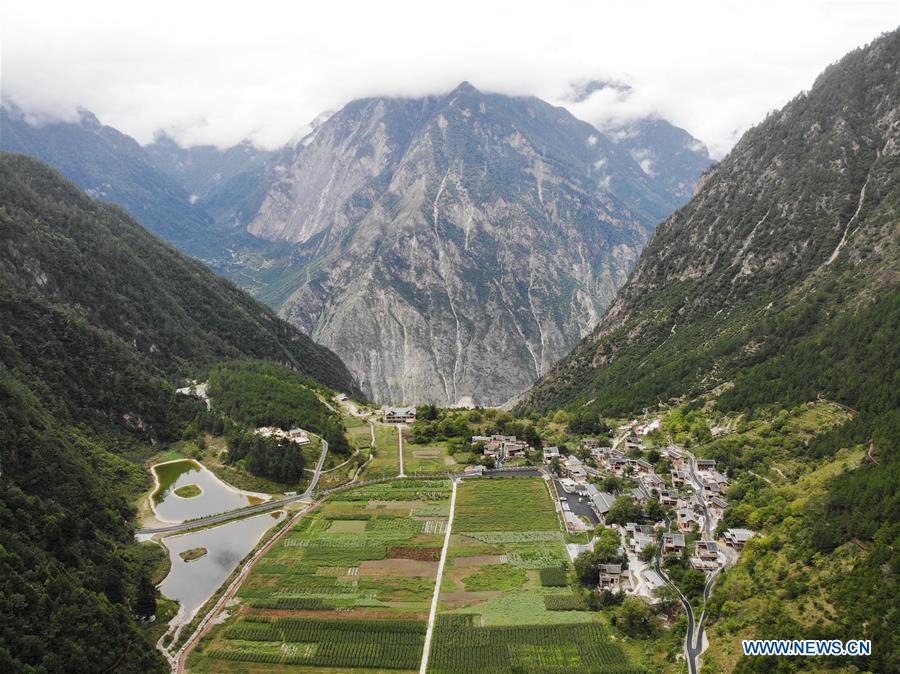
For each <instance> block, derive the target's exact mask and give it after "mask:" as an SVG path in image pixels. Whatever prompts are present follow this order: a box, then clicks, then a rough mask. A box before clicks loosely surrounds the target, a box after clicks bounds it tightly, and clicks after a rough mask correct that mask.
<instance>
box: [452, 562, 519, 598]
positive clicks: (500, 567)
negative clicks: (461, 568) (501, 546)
mask: <svg viewBox="0 0 900 674" xmlns="http://www.w3.org/2000/svg"><path fill="white" fill-rule="evenodd" d="M526 582H528V574H527V573H525V571H524V570H523V569H519V568H515V567H512V568H510V567H508V566H506V565H505V564H484V565H483V566H480V567H478V571H477V572H475V573H473V574H472V575H470V576H466V578H465V580H464V581H463V585H464V586H465V588H466V592H479V591H481V590H515V589H517V588H520V587H522V586H523V585H525V583H526Z"/></svg>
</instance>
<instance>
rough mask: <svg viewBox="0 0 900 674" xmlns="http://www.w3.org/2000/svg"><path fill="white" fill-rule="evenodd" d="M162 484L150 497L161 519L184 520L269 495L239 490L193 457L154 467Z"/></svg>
mask: <svg viewBox="0 0 900 674" xmlns="http://www.w3.org/2000/svg"><path fill="white" fill-rule="evenodd" d="M151 470H152V472H153V475H154V476H155V478H156V481H157V483H158V486H157V488H156V489H155V491H154V492H153V495H152V496H151V497H150V502H151V505H152V507H153V512H154V513H155V515H156V517H157V519H159V520H160V521H163V522H184V521H185V520H190V519H194V518H195V517H205V516H206V515H217V514H219V513H223V512H226V511H228V510H234V509H236V508H243V507H244V506H248V505H253V504H255V503H260V502H262V501H263V500H264V497H265V496H266V495H265V494H253V493H251V492H246V491H241V490H239V489H235V488H234V487H232V486H231V485H229V484H227V483H225V482H222V480H220V479H219V478H218V477H216V476H215V474H214V473H213V472H212V471H211V470H209V469H208V468H206V467H204V466H203V465H201V464H199V463H197V462H196V461H192V460H190V459H179V460H178V461H168V462H166V463H158V464H156V465H155V466H153V467H152V468H151Z"/></svg>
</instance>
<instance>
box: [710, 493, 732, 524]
mask: <svg viewBox="0 0 900 674" xmlns="http://www.w3.org/2000/svg"><path fill="white" fill-rule="evenodd" d="M707 506H708V508H709V514H710V515H712V516H713V517H715V518H716V519H718V518H720V517H722V515H724V514H725V508H727V507H728V501H726V500H725V499H723V498H722V497H721V496H713V497H712V498H711V499H710V500H709V502H708V503H707Z"/></svg>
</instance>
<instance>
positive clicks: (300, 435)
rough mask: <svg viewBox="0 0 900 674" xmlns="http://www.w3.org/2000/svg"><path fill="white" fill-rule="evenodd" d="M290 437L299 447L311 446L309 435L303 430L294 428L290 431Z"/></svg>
mask: <svg viewBox="0 0 900 674" xmlns="http://www.w3.org/2000/svg"><path fill="white" fill-rule="evenodd" d="M288 436H290V438H291V442H295V443H297V444H298V445H308V444H309V435H307V434H306V431H304V430H303V429H302V428H292V429H291V430H289V431H288Z"/></svg>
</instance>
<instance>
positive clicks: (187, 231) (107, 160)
mask: <svg viewBox="0 0 900 674" xmlns="http://www.w3.org/2000/svg"><path fill="white" fill-rule="evenodd" d="M0 150H3V151H6V152H21V153H24V154H29V155H31V156H33V157H37V158H38V159H40V160H42V161H45V162H47V163H48V164H50V165H51V166H53V167H54V168H56V169H58V170H59V171H61V172H62V173H63V175H65V176H66V177H67V178H68V179H69V180H71V181H72V182H74V183H75V184H76V185H78V187H80V188H81V189H83V190H84V191H85V192H86V193H87V194H88V195H90V196H92V197H95V198H97V199H102V200H104V201H110V202H112V203H115V204H118V205H120V206H121V207H122V208H124V209H125V210H126V211H127V212H128V214H129V215H130V216H131V217H133V218H135V219H136V220H138V221H139V222H141V224H143V225H144V226H145V227H147V228H148V229H150V231H152V232H153V233H154V234H156V235H158V236H161V237H162V238H164V239H166V240H167V241H171V242H173V243H175V244H176V245H177V246H178V247H179V248H180V249H181V250H185V251H188V252H190V253H191V254H193V255H200V254H202V253H203V252H204V251H206V250H208V249H209V248H210V247H211V246H214V245H215V237H214V235H213V234H212V225H213V220H212V218H211V217H210V216H209V215H207V213H206V212H205V211H204V210H203V208H202V206H200V205H199V204H195V203H193V201H192V200H191V195H190V194H189V192H188V191H187V190H186V189H185V187H184V186H183V185H182V184H181V183H180V182H179V181H178V180H175V179H173V178H171V177H170V176H168V175H167V174H166V173H165V172H163V171H161V170H159V169H158V168H157V167H156V166H155V165H154V162H153V159H152V157H151V155H150V154H148V152H147V151H145V149H144V148H142V147H141V146H140V145H139V144H138V143H137V141H135V140H134V139H133V138H131V137H130V136H127V135H125V134H123V133H121V132H119V131H117V130H116V129H114V128H112V127H110V126H105V125H103V124H101V123H100V121H99V120H98V119H97V118H96V117H95V116H94V115H93V114H92V113H90V112H88V111H86V110H81V111H80V112H79V118H78V120H77V121H74V122H51V123H47V124H33V123H30V121H29V120H28V118H27V117H26V115H25V113H23V111H22V110H20V109H19V108H17V107H15V106H14V105H12V104H10V103H4V104H3V106H2V107H0Z"/></svg>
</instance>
